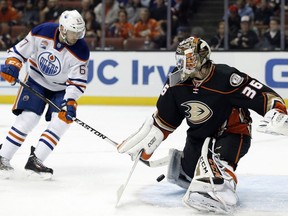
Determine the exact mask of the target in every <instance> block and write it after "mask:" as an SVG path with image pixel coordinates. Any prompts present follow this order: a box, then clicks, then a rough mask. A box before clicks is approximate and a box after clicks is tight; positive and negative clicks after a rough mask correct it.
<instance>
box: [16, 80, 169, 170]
mask: <svg viewBox="0 0 288 216" xmlns="http://www.w3.org/2000/svg"><path fill="white" fill-rule="evenodd" d="M16 82H18V83H19V84H20V85H21V86H23V87H24V88H26V89H27V90H29V91H30V92H31V93H33V94H35V95H36V96H37V97H39V98H40V99H41V100H43V101H44V102H45V103H47V104H49V105H50V106H52V107H53V108H55V109H56V110H57V111H59V112H60V111H61V108H60V107H58V106H57V105H56V104H55V103H53V102H52V101H51V100H49V99H48V98H46V97H44V96H43V95H42V94H40V93H39V92H37V91H36V90H34V89H33V88H31V87H30V86H29V85H27V84H26V83H24V82H22V81H21V80H19V79H17V80H16ZM69 117H70V118H71V119H73V121H74V122H76V123H77V124H79V125H80V126H82V127H83V128H85V129H86V130H88V131H90V132H91V133H93V134H95V135H96V136H97V137H99V138H101V139H103V140H105V141H106V142H108V143H110V144H111V145H113V146H114V147H117V145H118V143H117V142H115V141H113V140H112V139H110V138H109V137H107V136H106V135H104V134H103V133H101V132H99V131H98V130H96V129H94V128H93V127H91V126H90V125H88V124H86V123H85V122H83V121H81V120H80V119H78V118H76V117H71V116H69ZM139 160H140V161H141V162H143V163H144V164H145V165H146V166H148V167H153V168H154V167H159V166H165V165H167V164H168V161H169V157H168V156H167V157H164V158H161V159H159V160H155V161H145V160H143V159H141V158H140V159H139Z"/></svg>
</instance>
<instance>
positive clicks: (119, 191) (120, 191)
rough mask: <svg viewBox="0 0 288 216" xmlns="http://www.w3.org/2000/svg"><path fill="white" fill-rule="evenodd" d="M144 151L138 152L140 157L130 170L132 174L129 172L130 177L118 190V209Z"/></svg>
mask: <svg viewBox="0 0 288 216" xmlns="http://www.w3.org/2000/svg"><path fill="white" fill-rule="evenodd" d="M143 151H144V150H143V149H142V150H140V151H139V152H138V155H137V157H136V159H135V161H134V164H133V166H132V168H131V170H130V172H129V175H128V177H127V179H126V181H125V183H124V184H122V185H121V186H120V187H119V188H118V190H117V202H116V207H117V205H118V203H119V201H120V199H121V197H122V195H123V192H124V190H125V188H126V186H127V184H128V182H129V180H130V178H131V176H132V174H133V172H134V170H135V168H136V165H137V163H138V161H139V160H140V158H141V154H142V152H143Z"/></svg>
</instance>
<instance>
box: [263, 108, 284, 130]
mask: <svg viewBox="0 0 288 216" xmlns="http://www.w3.org/2000/svg"><path fill="white" fill-rule="evenodd" d="M257 131H258V132H262V133H268V134H274V135H285V136H288V115H287V114H285V113H284V112H283V111H282V110H279V109H271V110H269V111H268V112H267V113H266V114H265V116H264V118H263V120H261V122H260V125H259V126H258V128H257Z"/></svg>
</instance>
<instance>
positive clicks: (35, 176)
mask: <svg viewBox="0 0 288 216" xmlns="http://www.w3.org/2000/svg"><path fill="white" fill-rule="evenodd" d="M25 171H26V173H27V177H28V178H29V179H31V180H42V181H43V180H44V181H49V180H52V174H51V173H37V172H34V171H32V170H25Z"/></svg>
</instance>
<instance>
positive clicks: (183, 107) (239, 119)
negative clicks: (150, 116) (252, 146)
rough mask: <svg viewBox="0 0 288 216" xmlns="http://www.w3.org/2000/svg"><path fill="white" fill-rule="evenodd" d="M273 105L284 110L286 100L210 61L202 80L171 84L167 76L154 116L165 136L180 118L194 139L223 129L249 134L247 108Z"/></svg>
mask: <svg viewBox="0 0 288 216" xmlns="http://www.w3.org/2000/svg"><path fill="white" fill-rule="evenodd" d="M176 70H177V68H175V70H174V71H176ZM273 108H278V109H281V110H282V111H283V112H285V113H286V107H285V103H284V101H283V99H282V98H281V97H280V96H279V95H278V94H277V93H276V92H275V91H273V90H272V89H270V88H269V87H267V86H266V85H264V84H262V83H261V82H259V81H258V80H256V79H254V78H251V77H250V76H249V75H247V74H245V73H242V72H240V71H238V70H237V69H236V68H233V67H230V66H228V65H225V64H212V70H211V72H210V74H209V75H208V76H207V77H206V78H205V79H204V80H197V79H195V78H194V79H188V80H186V81H185V82H183V83H180V84H177V85H175V86H173V87H170V86H169V79H168V80H167V82H166V84H165V85H164V87H163V90H162V92H161V95H160V97H159V99H158V101H157V111H156V113H155V114H154V119H155V124H156V125H157V126H158V127H159V128H160V129H161V130H162V131H163V132H164V134H165V137H167V136H168V135H169V134H170V133H172V132H173V131H174V130H175V129H176V128H177V127H178V126H179V125H180V124H181V122H182V121H183V119H186V121H187V124H188V125H189V129H188V131H187V135H188V136H190V137H193V138H195V139H205V138H206V137H209V136H213V137H215V136H218V135H220V134H222V133H223V132H224V131H226V132H230V133H237V134H245V135H249V136H250V133H251V131H250V130H251V128H250V127H251V122H252V120H251V118H250V113H249V109H251V110H254V111H255V112H257V113H258V114H260V115H261V116H264V115H265V113H266V112H268V111H269V110H270V109H273ZM215 131H216V133H215Z"/></svg>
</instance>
